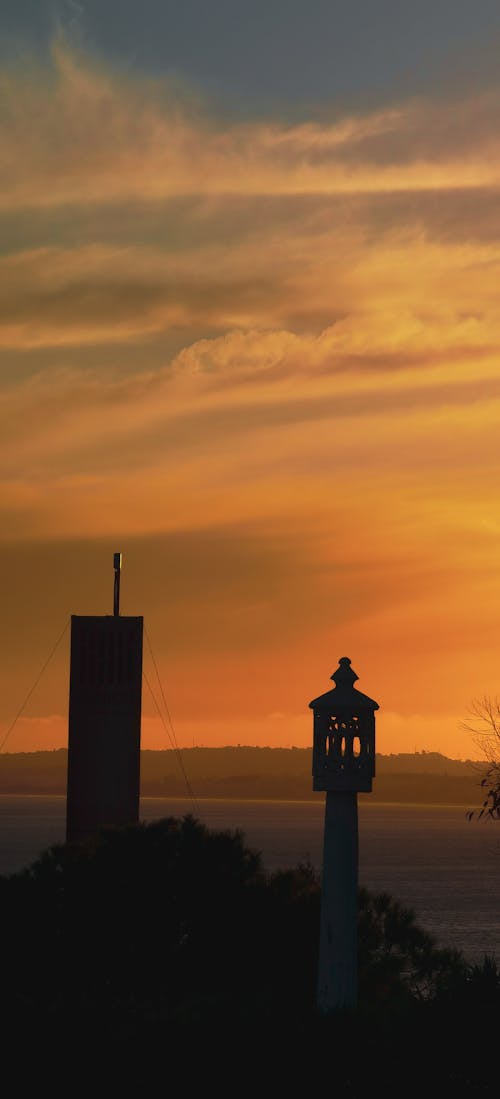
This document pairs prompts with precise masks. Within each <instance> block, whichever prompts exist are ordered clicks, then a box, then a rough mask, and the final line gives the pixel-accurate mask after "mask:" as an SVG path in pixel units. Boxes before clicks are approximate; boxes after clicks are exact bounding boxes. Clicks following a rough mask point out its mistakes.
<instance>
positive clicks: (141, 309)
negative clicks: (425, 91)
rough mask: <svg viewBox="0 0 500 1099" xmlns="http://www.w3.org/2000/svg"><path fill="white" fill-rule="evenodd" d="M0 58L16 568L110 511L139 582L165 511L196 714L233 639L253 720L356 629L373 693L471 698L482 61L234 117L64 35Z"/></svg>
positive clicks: (492, 321)
mask: <svg viewBox="0 0 500 1099" xmlns="http://www.w3.org/2000/svg"><path fill="white" fill-rule="evenodd" d="M3 80H4V84H3V98H2V102H3V107H2V114H1V117H0V133H1V137H0V143H1V149H2V156H3V161H4V163H3V169H2V194H1V196H0V219H2V220H1V224H2V233H1V237H2V240H3V249H2V252H1V254H0V351H1V354H2V358H1V362H2V364H3V367H4V377H3V379H2V383H1V386H0V518H1V520H2V535H1V538H0V546H1V547H2V553H4V554H5V555H6V557H5V560H6V562H7V563H6V565H5V568H6V569H7V568H8V570H10V571H9V575H13V570H14V565H13V561H15V560H16V553H20V554H21V555H22V560H23V562H24V568H23V569H21V570H18V571H17V572H16V577H17V579H16V582H15V584H13V590H14V589H15V590H16V591H18V592H19V591H22V590H23V585H24V584H25V583H26V574H30V575H31V571H32V565H30V563H29V562H32V561H33V560H35V556H36V555H37V554H38V558H37V560H38V565H37V569H38V574H39V572H40V568H41V566H40V553H41V549H40V547H47V546H48V547H50V554H49V558H47V560H46V562H45V566H44V568H45V573H44V575H45V577H46V584H45V587H49V586H51V585H56V586H57V584H59V582H60V577H61V575H62V574H63V573H64V560H65V559H66V558H64V556H63V555H64V554H65V553H66V552H67V553H68V554H69V557H70V558H71V559H74V560H75V561H76V560H77V559H78V562H79V564H80V565H81V563H82V552H83V551H81V552H80V548H78V547H80V545H84V546H85V554H87V555H88V554H90V552H91V547H93V550H92V553H93V556H92V565H91V567H90V566H89V575H92V578H93V580H94V579H95V576H96V575H97V571H98V567H97V564H96V558H95V553H97V552H99V553H100V552H101V549H102V545H103V540H104V542H105V543H106V547H108V541H109V544H110V545H111V541H113V543H114V540H115V538H116V537H117V536H118V534H119V536H120V539H124V540H125V541H126V542H127V543H128V544H129V545H130V546H132V547H135V548H136V549H137V561H138V562H140V565H141V569H142V573H141V584H142V590H143V592H144V584H145V583H146V587H147V581H146V580H145V576H146V577H148V576H149V575H150V572H151V566H150V563H149V556H148V554H149V552H150V550H151V548H152V547H153V546H155V545H156V546H157V545H158V540H159V541H160V550H159V552H160V553H161V556H162V560H163V561H168V569H169V590H168V593H166V589H165V587H163V588H162V592H163V594H162V597H161V599H158V590H159V588H158V585H160V581H161V578H159V577H158V576H156V574H155V576H156V587H155V589H154V590H153V586H151V590H150V589H149V588H148V590H147V596H144V598H145V599H146V603H147V604H148V606H149V607H150V608H151V615H152V617H153V620H154V621H155V623H156V625H157V626H158V628H160V624H161V622H162V621H163V620H165V619H166V618H168V619H169V622H170V623H171V625H172V631H173V632H172V634H171V637H172V638H173V640H172V649H173V661H174V665H175V669H176V674H179V675H180V676H181V678H182V674H183V673H182V670H181V665H182V661H183V660H184V659H187V654H188V653H190V654H191V656H196V659H197V661H200V663H202V664H203V663H204V661H203V660H202V653H203V652H206V653H207V654H208V655H207V657H206V668H204V669H203V671H201V672H200V677H201V680H200V681H201V683H202V685H203V691H202V694H203V697H204V699H205V703H204V704H205V705H206V706H207V709H208V710H209V711H210V712H209V713H207V714H205V719H206V720H207V721H208V722H210V721H212V720H215V715H216V714H217V713H218V714H219V715H220V716H221V720H222V718H223V717H224V720H225V719H226V718H227V719H228V720H229V716H230V715H231V714H232V713H234V712H236V711H237V707H238V700H239V699H240V698H241V694H242V689H243V686H244V684H245V682H246V680H245V676H246V675H247V667H246V661H247V660H249V659H250V660H251V663H252V668H254V669H255V676H254V678H255V680H256V681H257V682H258V687H257V688H256V693H255V697H252V700H251V701H247V702H246V703H245V705H246V706H247V716H248V717H249V721H250V718H251V720H252V721H253V720H254V719H256V715H257V714H258V713H259V712H260V713H261V714H269V713H271V712H272V711H273V710H275V709H277V708H278V709H279V710H282V711H283V712H284V713H285V712H286V713H292V714H293V713H295V714H296V713H298V712H299V711H300V706H301V699H303V697H312V695H313V694H314V693H315V692H316V693H317V689H318V688H317V685H316V683H314V685H313V682H312V681H313V679H314V675H315V667H316V666H317V661H318V660H319V659H320V657H321V653H323V654H324V652H325V649H326V647H328V649H329V651H330V647H331V646H333V647H334V648H335V658H337V657H338V656H339V655H342V651H344V650H346V648H347V646H351V645H352V646H353V647H354V648H355V649H356V650H357V651H359V658H360V660H361V663H362V662H363V660H365V661H368V660H370V661H371V662H372V664H373V674H374V678H375V679H376V678H377V675H380V677H381V682H382V684H385V689H386V691H387V692H388V705H389V706H390V708H391V710H392V711H394V713H398V714H399V713H400V712H401V713H405V712H406V710H405V707H406V709H407V710H408V708H410V709H409V710H408V712H410V711H411V712H413V713H416V712H419V706H420V701H419V693H420V688H421V685H422V684H424V686H425V690H426V691H427V692H428V693H429V698H430V701H429V705H430V706H431V705H432V707H433V712H434V713H439V712H443V713H446V714H447V715H448V717H447V720H449V715H450V713H452V712H453V706H455V705H456V706H459V705H460V703H459V702H457V701H456V699H455V701H454V702H453V705H451V702H450V700H451V699H452V697H453V690H454V684H455V685H456V682H457V676H458V677H459V680H460V684H461V686H460V691H461V696H460V697H461V698H462V700H463V702H464V704H465V701H466V696H467V692H468V691H472V686H471V685H469V681H468V679H467V666H468V665H469V666H470V664H471V663H472V664H473V665H474V668H475V674H476V677H478V676H481V677H482V676H485V677H486V679H487V680H488V677H490V678H491V677H493V676H494V675H496V669H497V664H498V660H497V657H498V642H497V630H496V623H495V621H494V620H495V614H494V610H493V608H494V607H495V605H496V603H497V602H498V594H499V592H498V590H497V588H498V585H497V584H496V580H495V577H496V571H497V570H496V555H497V554H496V542H497V535H498V524H499V523H500V516H499V509H498V487H497V486H498V478H499V475H500V468H499V467H500V452H499V448H498V442H497V439H498V420H499V414H500V369H499V365H498V347H499V342H500V306H499V303H498V282H499V275H500V270H499V267H500V246H499V229H498V225H499V224H500V223H499V219H498V214H499V210H500V197H499V196H500V190H499V186H498V185H499V184H500V148H499V145H498V138H497V122H498V108H499V105H500V103H499V99H498V96H497V95H496V93H495V94H493V93H491V94H485V95H483V96H481V97H476V98H469V99H468V100H465V101H460V100H458V99H456V100H454V101H453V102H452V101H451V100H450V101H449V102H447V103H445V102H443V101H441V102H440V103H436V102H431V101H430V100H428V101H424V100H421V101H412V102H409V103H396V104H394V105H392V106H391V107H390V108H388V109H387V110H384V111H378V112H376V113H372V114H369V113H365V114H363V115H361V114H360V115H358V116H355V115H351V116H350V117H346V118H339V117H338V116H334V113H333V111H332V117H331V120H330V121H329V120H328V119H327V118H326V120H325V112H323V118H322V120H321V121H318V122H316V123H308V124H307V125H306V124H300V125H285V124H284V123H283V124H282V123H279V122H277V121H274V122H272V123H270V122H269V123H264V122H263V121H259V122H245V123H241V122H239V123H232V124H231V125H228V124H227V123H224V122H222V121H221V120H219V119H217V118H216V117H215V116H213V115H212V116H209V115H208V113H206V112H204V110H203V107H202V105H200V104H199V103H193V102H188V101H187V99H186V97H185V96H184V97H182V96H180V95H179V93H178V92H177V90H175V89H173V88H169V87H166V86H165V85H162V84H161V83H160V82H151V81H149V82H148V81H141V80H139V79H136V80H132V79H130V78H125V77H123V75H117V74H116V73H113V72H112V71H111V70H107V69H106V68H105V66H104V64H100V65H98V64H96V63H93V62H92V63H91V62H90V61H89V60H88V59H85V58H84V57H83V55H81V54H76V53H71V52H70V51H69V50H68V49H67V47H65V46H64V45H63V44H61V42H59V43H58V44H57V45H56V47H54V52H53V57H52V64H51V67H49V68H48V69H46V70H42V69H40V68H38V69H37V68H35V67H30V66H29V65H27V64H24V65H20V64H18V65H17V67H15V66H12V67H11V69H10V70H9V71H6V73H5V74H4V78H3ZM2 211H3V213H2ZM131 348H134V349H135V351H134V357H133V361H132V358H131V356H130V349H131ZM68 547H69V549H68ZM114 548H117V547H116V546H114ZM94 551H95V552H94ZM26 555H27V556H26ZM30 555H31V556H30ZM42 556H43V555H42ZM44 560H45V558H44ZM82 567H83V566H82ZM138 568H139V566H138ZM14 571H15V570H14ZM35 571H36V570H35ZM193 577H194V578H195V579H193ZM61 583H62V581H61ZM137 583H138V582H137ZM30 591H31V589H30ZM61 591H62V589H61ZM136 591H137V592H138V591H139V588H138V586H137V587H136ZM82 592H83V589H82ZM137 598H138V600H139V601H140V599H139V595H137ZM141 598H142V597H141ZM69 599H70V594H68V593H66V594H65V595H64V598H63V595H62V594H60V598H59V597H58V598H56V599H55V600H54V603H57V605H58V607H59V609H60V611H61V613H62V612H63V610H65V608H67V604H68V602H69ZM90 599H91V597H90V593H89V591H88V590H87V588H85V591H84V592H83V594H82V600H83V605H82V607H81V610H82V612H84V611H85V608H86V607H88V606H90ZM495 601H496V602H495ZM29 605H30V609H31V607H32V606H36V607H37V608H38V610H39V613H40V614H42V609H43V607H44V606H45V604H43V600H42V597H41V594H40V590H39V587H38V583H37V584H35V586H34V588H33V590H32V591H31V594H30V600H29ZM43 613H45V611H43ZM9 614H10V618H9V622H10V623H11V626H12V629H13V630H14V633H15V632H16V630H17V629H18V625H19V624H18V617H17V610H16V602H15V601H14V602H13V604H12V607H11V609H10V611H9ZM16 624H17V625H16ZM23 629H24V632H25V633H26V631H27V624H26V623H24V627H23ZM340 641H342V644H340ZM33 644H34V641H33ZM339 645H340V650H339V651H337V649H338V647H339ZM259 653H260V657H259ZM438 653H439V654H440V657H439V659H440V660H441V663H442V667H441V668H440V672H439V678H440V684H441V687H440V689H441V688H442V690H443V691H444V693H445V696H446V697H442V698H440V697H438V688H437V686H436V661H437V659H438V656H437V654H438ZM262 654H265V658H264V656H263V655H262ZM354 655H356V654H354ZM6 659H7V662H9V661H10V660H11V659H13V657H12V654H11V652H10V648H9V650H8V652H7V653H6ZM33 659H34V655H33ZM356 660H357V658H356ZM417 660H418V667H419V676H420V679H419V677H418V676H417V675H416V673H415V682H414V681H413V679H412V676H411V675H410V673H409V672H408V667H409V666H410V665H411V663H412V661H413V662H415V661H417ZM217 661H219V662H220V663H219V664H217ZM287 662H290V665H291V667H292V668H293V669H294V671H293V675H292V678H293V680H294V683H293V687H291V686H290V685H289V683H288V679H287V669H288V663H287ZM334 662H335V660H333V663H334ZM264 663H265V667H264ZM222 665H223V672H222V671H221V667H222ZM389 666H390V667H389ZM9 668H10V670H9V673H8V674H9V677H10V678H9V683H10V680H11V679H12V682H14V679H15V675H14V672H13V669H12V667H11V665H10V664H9ZM228 668H230V669H231V670H232V671H231V675H230V676H229V678H231V684H230V685H228V683H227V678H228ZM271 669H272V670H273V674H272V675H271ZM332 670H333V669H332ZM328 674H330V671H329V673H328ZM273 676H274V678H273ZM223 679H224V684H225V686H224V688H223V686H222V680H223ZM409 679H411V680H412V682H411V683H409V682H408V680H409ZM285 680H286V682H287V688H286V691H289V692H291V697H290V698H288V697H287V700H284V701H283V704H281V701H280V704H279V705H277V702H276V698H275V697H274V696H275V694H276V690H277V689H278V693H279V691H280V690H283V693H286V691H285V685H284V684H285ZM417 680H419V681H418V682H417ZM277 682H279V683H280V684H281V686H280V687H279V688H277V687H276V683H277ZM488 682H489V680H488ZM488 682H486V683H485V682H484V680H483V679H481V685H480V686H481V689H482V688H483V686H484V687H485V688H486V689H487V686H488ZM9 683H8V684H7V688H8V690H10V686H9ZM188 688H189V685H185V688H184V687H183V689H182V692H181V697H180V702H179V705H180V708H181V710H182V709H183V708H184V713H185V715H187V714H188V712H189V705H190V702H189V697H190V696H189V689H188ZM472 693H474V694H477V693H479V688H478V687H477V686H476V685H475V686H474V690H473V691H472ZM47 707H49V703H48V702H47ZM259 707H260V710H259ZM47 712H48V713H50V712H51V710H50V708H48V709H47ZM228 715H229V716H228ZM249 715H250V716H249ZM252 715H253V716H252ZM187 720H188V719H187V717H186V721H187ZM266 727H267V726H266ZM186 728H187V725H186ZM190 728H191V726H190ZM412 728H413V726H412ZM412 735H413V732H412ZM280 736H281V733H280ZM433 736H434V732H433Z"/></svg>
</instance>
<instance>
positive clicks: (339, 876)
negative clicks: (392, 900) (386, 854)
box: [309, 656, 378, 1013]
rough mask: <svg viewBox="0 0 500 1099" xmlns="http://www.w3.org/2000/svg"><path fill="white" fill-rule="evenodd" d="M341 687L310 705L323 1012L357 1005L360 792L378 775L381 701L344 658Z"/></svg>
mask: <svg viewBox="0 0 500 1099" xmlns="http://www.w3.org/2000/svg"><path fill="white" fill-rule="evenodd" d="M331 678H332V679H333V681H334V683H335V687H334V688H333V689H332V690H331V691H327V692H326V694H323V695H320V697H319V698H315V699H313V701H312V702H310V703H309V706H310V708H311V709H312V711H313V713H314V742H313V766H312V772H313V790H318V791H320V790H321V791H323V790H324V791H325V793H326V805H325V832H324V846H323V874H322V898H321V928H320V946H319V962H318V1008H319V1010H320V1011H322V1012H324V1013H326V1012H329V1011H332V1010H334V1009H335V1008H341V1007H351V1008H352V1007H355V1006H356V1003H357V915H358V792H363V793H369V792H370V791H371V789H372V779H373V777H374V775H375V710H378V703H377V702H374V701H373V699H372V698H368V697H367V695H364V694H361V691H357V690H356V689H355V687H354V683H355V682H356V680H357V678H358V676H357V675H356V673H355V672H354V671H353V669H352V668H351V661H350V660H349V658H348V657H347V656H343V657H342V658H341V660H340V661H339V666H338V668H337V671H336V672H335V673H334V674H333V675H332V677H331Z"/></svg>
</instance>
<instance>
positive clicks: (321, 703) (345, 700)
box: [309, 656, 379, 713]
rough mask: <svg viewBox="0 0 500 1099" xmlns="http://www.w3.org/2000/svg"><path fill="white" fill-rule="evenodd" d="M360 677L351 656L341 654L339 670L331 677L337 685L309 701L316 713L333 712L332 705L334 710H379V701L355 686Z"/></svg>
mask: <svg viewBox="0 0 500 1099" xmlns="http://www.w3.org/2000/svg"><path fill="white" fill-rule="evenodd" d="M358 678H359V677H358V676H357V675H356V672H355V671H354V669H353V668H351V661H350V660H349V657H348V656H341V658H340V660H339V666H338V668H337V671H336V672H334V673H333V675H332V676H330V679H333V681H334V683H335V687H333V688H332V690H331V691H326V692H325V694H324V695H319V697H318V698H313V700H312V702H310V703H309V707H310V709H311V710H314V711H315V712H316V713H321V712H323V711H325V710H326V711H328V713H331V712H332V707H333V711H335V710H338V709H342V710H354V712H355V713H357V711H358V710H371V711H372V713H373V712H374V711H375V710H378V708H379V706H378V702H375V701H374V699H373V698H368V695H364V694H362V693H361V691H357V690H356V688H355V687H354V684H355V682H356V680H357V679H358Z"/></svg>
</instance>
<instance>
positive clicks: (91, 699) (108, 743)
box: [66, 553, 143, 842]
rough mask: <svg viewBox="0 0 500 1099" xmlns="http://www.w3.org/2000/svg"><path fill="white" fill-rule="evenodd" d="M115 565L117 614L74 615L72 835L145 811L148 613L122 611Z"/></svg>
mask: <svg viewBox="0 0 500 1099" xmlns="http://www.w3.org/2000/svg"><path fill="white" fill-rule="evenodd" d="M114 568H115V585H114V605H113V612H114V613H113V615H112V616H111V615H110V616H106V617H94V616H85V617H83V616H79V615H72V617H71V667H70V688H69V742H68V785H67V802H66V839H67V841H68V842H72V841H74V840H77V841H78V840H82V839H85V838H86V837H87V836H90V835H92V834H93V833H95V832H97V831H98V830H99V829H100V828H106V827H119V826H121V825H125V824H136V823H137V821H138V819H139V778H140V740H141V688H142V634H143V619H142V617H135V618H130V617H127V618H124V617H122V616H120V572H121V554H120V553H115V555H114Z"/></svg>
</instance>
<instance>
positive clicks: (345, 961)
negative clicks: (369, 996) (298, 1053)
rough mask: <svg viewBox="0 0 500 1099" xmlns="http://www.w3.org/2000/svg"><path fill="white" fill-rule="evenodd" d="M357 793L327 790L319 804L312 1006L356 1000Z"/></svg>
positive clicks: (351, 1003)
mask: <svg viewBox="0 0 500 1099" xmlns="http://www.w3.org/2000/svg"><path fill="white" fill-rule="evenodd" d="M357 923H358V795H357V793H356V792H355V791H351V790H348V791H338V790H334V791H333V790H328V791H327V794H326V805H325V834H324V846H323V876H322V897H321V925H320V946H319V965H318V1007H319V1010H320V1011H322V1012H325V1013H326V1012H329V1011H332V1010H334V1009H336V1008H342V1007H351V1008H353V1007H355V1006H356V1003H357Z"/></svg>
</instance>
